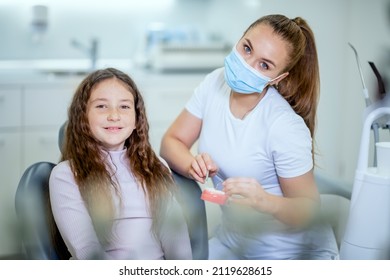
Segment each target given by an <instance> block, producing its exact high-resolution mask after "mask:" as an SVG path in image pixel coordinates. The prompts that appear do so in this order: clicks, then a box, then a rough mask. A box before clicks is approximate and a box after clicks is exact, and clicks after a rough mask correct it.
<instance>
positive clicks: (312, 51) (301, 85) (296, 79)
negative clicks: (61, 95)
mask: <svg viewBox="0 0 390 280" xmlns="http://www.w3.org/2000/svg"><path fill="white" fill-rule="evenodd" d="M259 24H267V25H269V26H270V27H272V28H273V30H274V32H275V33H276V34H277V35H279V36H280V37H281V38H282V39H283V40H284V41H286V42H287V44H288V48H289V54H290V55H289V60H288V63H287V66H286V68H285V69H283V71H282V72H281V73H284V72H289V75H288V76H287V77H286V78H284V79H283V80H282V81H280V82H279V84H278V90H279V92H280V94H281V95H282V96H283V97H284V98H285V99H286V100H287V102H288V103H289V104H290V105H291V107H292V108H293V109H294V111H295V112H296V113H297V114H298V115H300V116H301V117H302V118H303V120H304V121H305V123H306V125H307V127H308V128H309V130H310V134H311V137H312V139H313V143H314V134H315V129H316V114H317V105H318V100H319V91H320V74H319V64H318V57H317V48H316V43H315V38H314V34H313V31H312V30H311V28H310V27H309V25H308V24H307V22H306V21H305V20H304V19H302V18H300V17H296V18H294V19H289V18H287V17H286V16H284V15H278V14H276V15H267V16H264V17H261V18H259V19H258V20H256V21H255V22H254V23H252V24H251V25H250V26H249V27H248V29H247V30H246V31H245V32H244V35H245V34H246V33H247V32H248V31H249V30H251V29H252V28H255V27H256V26H258V25H259ZM313 146H314V145H313ZM313 155H314V153H313Z"/></svg>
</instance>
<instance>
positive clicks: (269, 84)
mask: <svg viewBox="0 0 390 280" xmlns="http://www.w3.org/2000/svg"><path fill="white" fill-rule="evenodd" d="M288 74H289V73H288V72H284V73H282V74H280V75H279V76H277V77H275V78H273V79H271V80H269V81H268V82H267V85H266V87H269V86H273V87H274V88H276V89H279V88H278V87H279V86H278V84H279V82H280V81H281V80H283V79H284V78H285V77H287V76H288ZM278 79H280V80H279V81H278V82H277V83H276V84H273V85H271V83H272V82H274V81H276V80H278Z"/></svg>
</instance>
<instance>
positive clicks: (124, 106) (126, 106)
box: [121, 105, 130, 109]
mask: <svg viewBox="0 0 390 280" xmlns="http://www.w3.org/2000/svg"><path fill="white" fill-rule="evenodd" d="M121 108H122V109H130V106H129V105H122V106H121Z"/></svg>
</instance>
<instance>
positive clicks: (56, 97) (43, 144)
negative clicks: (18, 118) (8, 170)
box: [22, 84, 77, 170]
mask: <svg viewBox="0 0 390 280" xmlns="http://www.w3.org/2000/svg"><path fill="white" fill-rule="evenodd" d="M76 86H77V85H76V84H59V85H58V84H49V85H45V84H42V85H34V86H29V87H26V88H25V91H24V102H23V103H22V104H23V110H22V111H23V124H24V126H23V128H24V129H23V135H22V138H23V162H22V164H23V166H22V168H23V170H24V169H26V168H27V167H28V166H30V165H31V164H32V163H34V162H38V161H49V162H54V163H56V162H58V161H59V158H60V149H59V147H58V132H59V129H60V127H61V125H62V124H63V123H64V122H65V121H66V120H67V110H68V107H69V105H70V102H71V99H72V96H73V93H74V90H75V88H76Z"/></svg>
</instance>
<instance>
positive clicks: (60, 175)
mask: <svg viewBox="0 0 390 280" xmlns="http://www.w3.org/2000/svg"><path fill="white" fill-rule="evenodd" d="M49 188H50V203H51V208H52V212H53V216H54V220H55V222H56V225H57V227H58V229H59V231H60V233H61V236H62V239H63V240H64V242H65V244H66V246H67V247H68V250H69V252H70V254H71V255H72V258H73V259H108V258H109V256H108V255H107V254H106V253H105V251H104V249H103V248H102V246H101V244H100V242H99V240H98V237H97V236H96V233H95V230H94V227H93V224H92V220H91V218H90V215H89V213H88V210H87V208H86V206H85V203H84V201H83V199H82V197H81V195H80V192H79V189H78V186H77V185H76V183H75V181H74V177H73V174H72V172H71V170H70V168H69V165H67V164H66V162H62V163H60V164H59V165H57V166H56V167H55V168H54V169H53V171H52V173H51V176H50V181H49Z"/></svg>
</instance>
